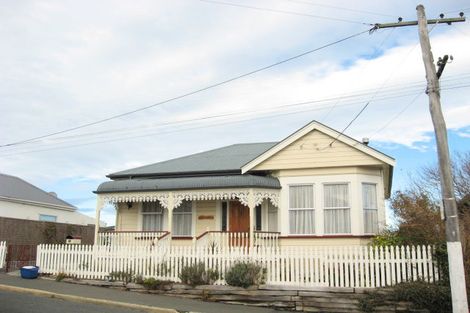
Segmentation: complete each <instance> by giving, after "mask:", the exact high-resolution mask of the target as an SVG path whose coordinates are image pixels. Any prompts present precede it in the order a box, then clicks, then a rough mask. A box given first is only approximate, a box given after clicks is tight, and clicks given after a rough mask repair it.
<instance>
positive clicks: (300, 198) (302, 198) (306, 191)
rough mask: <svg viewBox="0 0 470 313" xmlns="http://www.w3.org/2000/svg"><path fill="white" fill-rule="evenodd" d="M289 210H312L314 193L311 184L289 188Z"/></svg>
mask: <svg viewBox="0 0 470 313" xmlns="http://www.w3.org/2000/svg"><path fill="white" fill-rule="evenodd" d="M289 208H290V209H313V208H314V191H313V184H305V185H292V186H289Z"/></svg>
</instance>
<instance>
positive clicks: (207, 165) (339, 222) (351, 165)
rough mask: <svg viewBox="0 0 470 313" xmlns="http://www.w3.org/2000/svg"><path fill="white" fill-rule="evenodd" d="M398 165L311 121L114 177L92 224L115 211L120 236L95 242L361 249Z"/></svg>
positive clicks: (378, 223)
mask: <svg viewBox="0 0 470 313" xmlns="http://www.w3.org/2000/svg"><path fill="white" fill-rule="evenodd" d="M394 164H395V161H394V159H393V158H391V157H389V156H387V155H385V154H383V153H381V152H379V151H377V150H375V149H373V148H371V147H369V146H367V145H366V144H363V143H362V142H359V141H356V140H354V139H352V138H350V137H348V136H345V135H342V134H340V133H339V132H338V131H336V130H333V129H331V128H329V127H327V126H325V125H323V124H320V123H318V122H316V121H313V122H311V123H310V124H308V125H306V126H305V127H303V128H301V129H299V130H298V131H296V132H295V133H293V134H291V135H290V136H288V137H287V138H285V139H284V140H282V141H280V142H269V143H249V144H236V145H231V146H227V147H222V148H219V149H215V150H211V151H207V152H202V153H197V154H193V155H189V156H185V157H181V158H177V159H172V160H168V161H164V162H159V163H155V164H150V165H147V166H142V167H138V168H134V169H129V170H125V171H121V172H117V173H113V174H110V175H108V177H109V178H110V179H111V181H107V182H104V183H102V184H101V185H100V186H99V187H98V189H97V191H96V193H97V196H98V197H97V198H98V200H97V210H96V220H99V217H100V211H101V209H102V208H103V206H104V205H105V203H112V204H115V207H116V213H117V218H116V231H115V232H107V233H99V234H98V233H96V237H95V240H96V241H95V242H103V241H105V242H107V243H109V242H110V241H114V242H121V243H123V242H127V243H131V244H136V245H142V244H149V243H151V244H158V243H160V242H161V241H162V240H165V241H166V242H170V243H171V244H172V245H194V244H195V245H210V244H214V243H217V244H225V245H231V246H234V245H237V246H240V245H244V246H245V245H250V246H253V245H257V246H259V245H269V246H273V245H275V246H278V245H281V246H283V245H289V246H292V245H302V246H304V245H311V246H312V245H342V246H345V245H349V246H351V245H363V244H366V243H367V242H368V240H369V238H370V237H371V236H372V235H374V234H376V233H377V232H378V231H380V229H381V228H382V227H383V226H384V225H385V203H384V202H385V199H387V198H389V196H390V189H391V182H392V173H393V166H394ZM96 229H98V228H96Z"/></svg>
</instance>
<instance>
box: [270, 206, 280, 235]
mask: <svg viewBox="0 0 470 313" xmlns="http://www.w3.org/2000/svg"><path fill="white" fill-rule="evenodd" d="M277 214H278V209H277V207H275V206H274V205H272V204H271V203H269V204H268V231H272V232H277V229H278V228H277Z"/></svg>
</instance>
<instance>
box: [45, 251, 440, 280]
mask: <svg viewBox="0 0 470 313" xmlns="http://www.w3.org/2000/svg"><path fill="white" fill-rule="evenodd" d="M248 249H249V248H246V247H227V248H223V249H220V250H219V249H215V250H214V249H210V248H207V247H205V248H197V247H189V246H182V247H178V246H169V247H167V248H164V249H163V248H158V247H142V246H141V247H136V246H134V247H119V246H86V245H40V246H38V251H37V265H38V266H39V267H40V272H42V273H48V274H58V273H64V274H66V275H71V276H74V277H77V278H81V279H107V278H109V277H110V273H112V272H128V273H133V274H134V275H142V277H144V278H145V277H155V278H157V279H161V280H171V281H176V282H177V281H179V278H178V275H179V273H180V272H181V269H182V268H183V267H184V266H187V265H190V264H195V263H198V262H203V263H204V264H205V265H206V268H212V269H217V270H218V272H219V273H220V279H219V280H218V281H217V282H216V284H225V281H224V276H225V273H226V271H227V270H228V269H229V268H230V267H231V266H232V265H233V264H234V263H236V262H239V261H250V262H256V263H258V264H260V265H261V266H262V267H263V268H265V269H266V283H267V284H269V285H291V286H299V287H300V286H303V287H315V286H329V287H361V288H374V287H383V286H390V285H394V284H397V283H400V282H403V281H410V280H417V279H418V278H420V279H424V280H426V281H435V280H438V279H439V272H438V268H437V266H436V264H435V262H434V261H433V258H432V247H431V246H411V247H410V246H406V247H404V246H401V247H386V248H373V247H365V246H361V247H359V246H356V247H352V246H347V247H278V248H263V249H259V248H258V249H253V250H251V251H249V250H248Z"/></svg>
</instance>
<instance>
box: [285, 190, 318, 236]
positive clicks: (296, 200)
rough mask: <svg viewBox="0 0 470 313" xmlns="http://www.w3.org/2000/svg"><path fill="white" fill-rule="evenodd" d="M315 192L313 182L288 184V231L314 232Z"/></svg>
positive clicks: (306, 233)
mask: <svg viewBox="0 0 470 313" xmlns="http://www.w3.org/2000/svg"><path fill="white" fill-rule="evenodd" d="M314 197H315V194H314V185H313V184H302V185H291V186H289V233H290V234H293V235H312V234H315V205H314V203H315V199H314Z"/></svg>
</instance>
